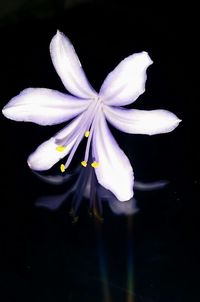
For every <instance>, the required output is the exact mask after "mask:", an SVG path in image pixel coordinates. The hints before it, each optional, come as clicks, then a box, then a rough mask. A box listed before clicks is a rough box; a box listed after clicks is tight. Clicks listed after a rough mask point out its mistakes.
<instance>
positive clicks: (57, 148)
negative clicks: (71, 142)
mask: <svg viewBox="0 0 200 302" xmlns="http://www.w3.org/2000/svg"><path fill="white" fill-rule="evenodd" d="M65 149H66V147H65V146H57V147H56V150H57V151H59V152H63V151H64V150H65Z"/></svg>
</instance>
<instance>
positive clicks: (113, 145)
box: [92, 112, 133, 201]
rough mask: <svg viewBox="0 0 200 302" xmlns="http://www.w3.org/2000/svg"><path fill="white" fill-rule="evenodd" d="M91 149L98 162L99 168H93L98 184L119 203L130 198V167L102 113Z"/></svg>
mask: <svg viewBox="0 0 200 302" xmlns="http://www.w3.org/2000/svg"><path fill="white" fill-rule="evenodd" d="M92 147H93V156H94V157H95V159H96V161H98V162H99V167H97V168H95V172H96V176H97V179H98V182H99V183H100V184H101V185H102V186H103V187H105V188H106V189H108V190H110V191H111V192H112V193H113V194H114V195H115V196H116V198H117V199H118V200H120V201H125V200H129V199H130V198H132V196H133V170H132V167H131V165H130V162H129V160H128V158H127V157H126V155H125V154H124V152H123V151H122V150H121V149H120V148H119V146H118V144H117V142H116V141H115V139H114V137H113V135H112V134H111V132H110V130H109V128H108V126H107V123H106V120H105V117H104V115H103V113H102V112H101V113H100V114H99V121H98V124H97V127H96V128H95V132H94V136H93V146H92Z"/></svg>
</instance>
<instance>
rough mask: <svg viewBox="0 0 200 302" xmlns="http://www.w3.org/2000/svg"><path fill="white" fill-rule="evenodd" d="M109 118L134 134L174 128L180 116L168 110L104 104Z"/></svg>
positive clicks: (114, 123)
mask: <svg viewBox="0 0 200 302" xmlns="http://www.w3.org/2000/svg"><path fill="white" fill-rule="evenodd" d="M104 113H105V116H106V118H107V120H108V121H109V122H110V123H111V124H112V125H113V126H114V127H115V128H117V129H119V130H121V131H123V132H127V133H133V134H148V135H154V134H160V133H167V132H171V131H172V130H174V129H175V128H176V127H177V126H178V125H179V123H180V121H181V120H180V119H178V117H177V116H176V115H175V114H174V113H172V112H170V111H167V110H162V109H158V110H149V111H146V110H137V109H124V108H114V107H109V106H104Z"/></svg>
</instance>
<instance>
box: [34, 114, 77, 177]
mask: <svg viewBox="0 0 200 302" xmlns="http://www.w3.org/2000/svg"><path fill="white" fill-rule="evenodd" d="M81 118H82V116H78V117H77V118H75V119H74V120H73V121H72V122H71V123H70V124H69V125H68V126H66V127H65V128H64V129H63V130H61V131H60V132H59V133H58V134H56V135H55V136H54V137H51V138H50V139H49V140H47V141H45V142H44V143H43V144H41V145H40V146H39V147H38V148H37V149H36V150H35V152H33V153H32V154H31V155H30V156H29V158H28V165H29V167H30V168H31V169H33V170H36V171H45V170H48V169H50V168H51V167H52V166H53V165H55V164H56V163H57V162H58V161H59V160H60V159H62V158H63V157H65V156H66V155H67V154H68V153H69V152H70V150H71V149H72V147H73V145H74V143H75V141H76V136H75V137H74V139H73V140H72V141H71V142H70V143H69V144H68V145H67V146H66V149H65V150H64V151H62V152H59V151H57V150H56V147H57V146H58V145H57V143H56V140H58V139H62V138H63V137H66V136H67V135H70V134H71V133H72V132H73V131H77V126H78V124H79V123H80V121H81ZM78 134H79V133H78V132H77V136H78Z"/></svg>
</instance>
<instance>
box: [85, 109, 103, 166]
mask: <svg viewBox="0 0 200 302" xmlns="http://www.w3.org/2000/svg"><path fill="white" fill-rule="evenodd" d="M100 108H101V107H100V106H99V105H98V106H97V109H96V115H95V117H94V119H93V122H92V126H91V128H90V137H89V138H88V141H87V146H86V150H85V157H84V160H85V161H88V158H89V151H90V145H91V141H92V136H93V132H94V128H95V125H96V123H97V120H98V113H99V110H100Z"/></svg>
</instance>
